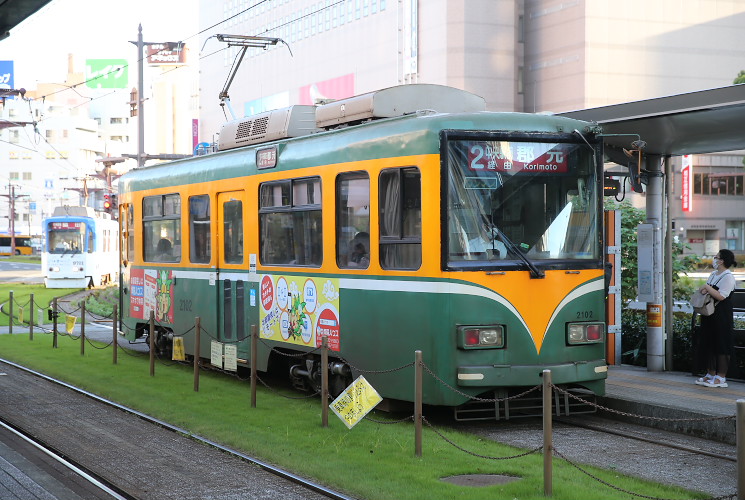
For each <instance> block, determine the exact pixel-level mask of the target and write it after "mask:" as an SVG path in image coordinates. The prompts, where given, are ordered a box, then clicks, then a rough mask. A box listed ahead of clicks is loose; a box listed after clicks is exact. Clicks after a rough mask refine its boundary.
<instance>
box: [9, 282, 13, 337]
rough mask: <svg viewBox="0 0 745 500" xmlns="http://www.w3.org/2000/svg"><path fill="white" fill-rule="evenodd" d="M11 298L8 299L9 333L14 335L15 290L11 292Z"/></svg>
mask: <svg viewBox="0 0 745 500" xmlns="http://www.w3.org/2000/svg"><path fill="white" fill-rule="evenodd" d="M9 295H10V298H9V299H8V318H9V319H10V321H8V333H9V334H10V335H13V290H11V291H10V292H9Z"/></svg>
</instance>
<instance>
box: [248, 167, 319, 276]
mask: <svg viewBox="0 0 745 500" xmlns="http://www.w3.org/2000/svg"><path fill="white" fill-rule="evenodd" d="M322 228H323V226H322V221H321V179H320V178H317V177H312V178H304V179H290V180H284V181H278V182H267V183H264V184H262V185H261V186H260V187H259V240H260V241H259V247H260V249H259V258H260V259H261V263H262V264H266V265H287V266H314V267H319V266H320V265H321V263H322V260H323V245H322V242H323V231H322Z"/></svg>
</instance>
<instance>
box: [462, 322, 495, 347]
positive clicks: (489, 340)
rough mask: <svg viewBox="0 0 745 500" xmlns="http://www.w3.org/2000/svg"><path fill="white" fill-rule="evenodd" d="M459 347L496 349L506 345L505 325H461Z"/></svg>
mask: <svg viewBox="0 0 745 500" xmlns="http://www.w3.org/2000/svg"><path fill="white" fill-rule="evenodd" d="M458 347H460V348H461V349H494V348H501V347H504V326H502V325H489V326H459V327H458Z"/></svg>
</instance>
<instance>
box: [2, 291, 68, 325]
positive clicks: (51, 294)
mask: <svg viewBox="0 0 745 500" xmlns="http://www.w3.org/2000/svg"><path fill="white" fill-rule="evenodd" d="M80 290H82V289H81V288H46V287H45V286H44V285H42V284H39V285H27V284H19V283H0V305H2V313H0V326H8V325H9V324H10V323H9V321H10V318H9V317H8V312H9V311H10V308H9V307H8V306H9V303H8V302H9V301H8V299H9V298H10V291H13V318H14V321H13V328H14V329H15V328H18V329H19V331H20V329H22V328H24V326H22V325H20V324H19V323H21V322H25V323H28V321H29V315H30V314H34V323H37V322H38V321H39V316H38V313H37V312H36V310H37V309H45V310H46V309H48V308H49V307H50V304H51V303H52V300H53V299H54V298H55V297H58V298H62V297H64V296H66V295H69V294H71V293H74V292H79V291H80ZM32 293H33V294H34V307H33V309H34V311H33V312H32V311H31V307H29V306H30V304H29V301H30V299H31V294H32ZM21 309H23V318H21ZM46 317H47V316H46V312H44V321H45V322H47V319H46ZM21 320H22V321H21ZM64 320H65V315H64V314H60V318H59V321H60V322H61V324H63V325H64ZM14 333H15V330H14Z"/></svg>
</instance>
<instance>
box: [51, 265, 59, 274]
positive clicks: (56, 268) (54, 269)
mask: <svg viewBox="0 0 745 500" xmlns="http://www.w3.org/2000/svg"><path fill="white" fill-rule="evenodd" d="M49 272H50V273H58V272H59V267H57V266H53V267H50V268H49Z"/></svg>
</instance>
